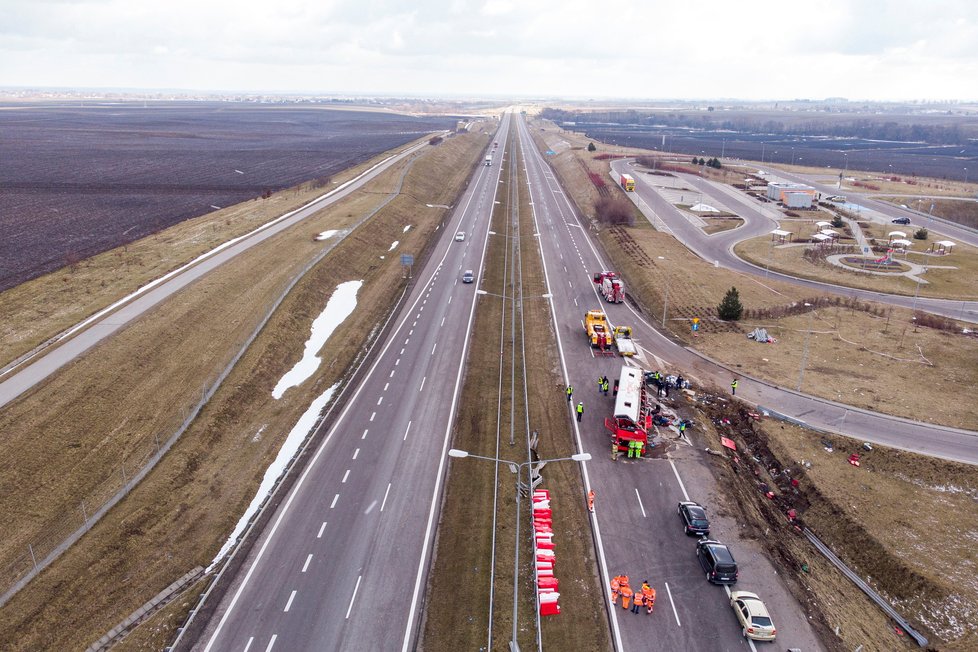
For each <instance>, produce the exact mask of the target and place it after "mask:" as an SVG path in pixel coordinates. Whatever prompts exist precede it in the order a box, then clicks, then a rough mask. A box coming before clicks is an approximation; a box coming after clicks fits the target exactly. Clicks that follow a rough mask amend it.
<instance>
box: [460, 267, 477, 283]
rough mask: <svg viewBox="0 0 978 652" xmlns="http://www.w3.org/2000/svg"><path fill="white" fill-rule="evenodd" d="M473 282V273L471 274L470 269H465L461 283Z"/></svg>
mask: <svg viewBox="0 0 978 652" xmlns="http://www.w3.org/2000/svg"><path fill="white" fill-rule="evenodd" d="M474 280H475V273H473V272H472V270H471V269H467V270H465V271H464V272H462V282H463V283H472V282H473V281H474Z"/></svg>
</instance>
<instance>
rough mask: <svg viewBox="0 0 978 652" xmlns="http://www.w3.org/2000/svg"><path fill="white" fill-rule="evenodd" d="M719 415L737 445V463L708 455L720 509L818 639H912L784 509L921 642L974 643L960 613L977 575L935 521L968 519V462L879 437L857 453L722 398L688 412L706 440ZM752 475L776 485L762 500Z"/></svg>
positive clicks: (871, 642)
mask: <svg viewBox="0 0 978 652" xmlns="http://www.w3.org/2000/svg"><path fill="white" fill-rule="evenodd" d="M721 417H725V418H729V419H730V420H731V422H732V423H731V424H730V425H729V426H725V427H724V428H725V429H724V431H723V432H722V433H720V434H723V435H725V436H728V437H732V438H733V439H734V440H735V441H736V442H737V444H738V448H739V450H740V455H739V458H738V459H739V462H738V463H737V464H733V463H732V462H731V460H730V458H714V463H713V468H714V471H715V473H716V474H717V475H718V477H719V478H720V480H721V482H722V483H723V484H724V486H725V487H727V488H728V490H727V491H725V492H723V493H722V494H721V499H722V500H723V501H724V503H725V504H724V508H725V509H726V510H727V511H728V512H732V513H735V514H739V515H740V516H741V517H742V518H743V520H745V521H746V522H747V523H748V524H749V529H748V532H751V533H752V534H753V536H754V537H755V538H756V539H757V540H759V541H760V542H761V543H762V545H764V546H765V547H766V548H767V549H768V552H769V554H770V556H771V558H772V559H773V560H774V561H775V562H776V563H777V564H779V565H780V566H781V568H782V571H783V573H784V574H785V576H787V577H791V578H793V580H794V582H793V583H792V586H793V589H794V591H795V593H796V596H797V597H798V599H799V600H800V601H801V602H802V603H807V604H808V605H809V606H810V607H811V608H812V609H813V610H814V612H815V613H816V614H818V615H819V619H820V620H821V621H822V622H820V623H819V626H820V629H821V636H822V640H823V642H825V643H826V644H829V645H830V649H840V650H852V649H855V648H856V647H857V646H859V645H862V646H864V649H867V650H899V649H907V650H909V649H917V648H916V646H915V645H914V644H913V643H912V641H910V640H908V639H909V637H907V636H901V635H900V634H899V633H898V632H897V631H895V630H894V628H893V623H892V622H891V621H890V620H889V618H888V617H887V616H886V615H885V614H884V613H883V612H882V611H880V609H879V608H878V607H877V606H876V605H875V604H874V603H872V602H871V601H870V600H869V598H868V597H866V596H865V595H864V594H863V593H862V592H861V591H859V590H858V589H857V588H856V587H855V586H854V585H853V584H852V583H851V582H850V581H849V580H848V579H846V578H845V577H843V576H842V575H841V573H839V572H838V571H837V570H836V569H835V568H834V567H833V566H831V565H830V563H829V562H828V561H827V560H825V559H824V558H823V557H822V556H821V554H820V553H819V552H818V551H817V550H815V548H814V547H813V546H812V545H811V544H810V543H809V542H808V540H807V539H806V538H804V537H803V536H801V535H800V534H799V533H798V532H797V530H795V529H794V528H793V527H792V524H789V523H788V522H787V519H786V518H785V516H784V513H785V512H786V511H787V509H789V508H794V509H795V510H796V512H797V517H798V519H799V522H800V523H801V524H803V525H804V526H807V527H808V528H810V529H811V530H812V531H813V532H815V534H816V535H817V536H818V537H819V538H820V539H821V540H822V541H823V542H824V543H826V544H827V545H828V546H829V547H830V548H832V549H833V551H834V552H835V553H836V554H837V555H838V556H839V557H841V558H842V559H843V561H845V562H846V563H847V564H848V565H849V566H850V568H852V569H853V570H854V571H855V572H856V573H857V574H858V575H859V576H860V577H862V578H864V579H867V580H868V581H869V583H870V584H871V585H872V586H873V588H874V589H876V590H877V591H878V592H879V593H880V594H881V595H883V596H884V597H885V598H886V599H887V600H889V601H890V602H891V603H892V604H893V605H894V607H895V608H896V609H897V611H899V612H900V613H902V614H903V615H904V616H905V617H907V618H908V620H910V622H911V623H912V624H913V625H914V626H915V627H917V628H919V629H922V630H923V631H924V633H925V634H926V635H927V636H928V638H929V639H930V644H931V647H932V648H933V649H942V650H970V649H974V646H975V644H976V643H978V640H976V638H975V632H974V631H973V630H971V629H970V628H969V627H968V626H967V623H972V622H974V620H975V617H976V612H978V606H976V605H978V582H976V580H975V577H974V572H973V571H974V569H973V568H971V567H970V565H969V564H965V563H962V560H964V559H969V558H971V557H972V556H973V555H972V554H971V549H972V547H973V541H972V539H971V538H970V537H968V536H948V532H947V523H948V520H947V519H948V515H949V514H953V515H954V517H953V522H954V526H953V528H954V530H955V531H956V532H975V531H976V529H978V502H976V500H975V498H976V496H978V470H976V469H975V467H972V466H967V465H963V464H955V463H951V462H946V461H943V460H936V459H934V458H929V457H924V456H920V455H913V454H910V453H906V452H903V451H899V450H894V449H889V448H886V447H882V446H877V447H874V448H873V450H872V451H865V450H863V449H862V447H861V446H859V445H858V443H856V442H853V441H852V440H848V439H845V438H843V437H832V436H821V435H819V436H813V434H812V433H811V431H807V430H804V429H802V428H798V427H796V426H793V425H790V424H783V423H780V422H777V421H765V422H763V423H761V424H758V423H748V422H747V420H746V419H745V418H744V414H743V413H742V412H741V411H740V410H739V407H738V406H737V405H736V404H728V403H723V402H715V403H714V405H713V407H711V408H709V409H708V414H707V415H706V418H704V419H702V420H701V421H700V422H701V423H703V424H704V428H705V429H706V431H707V433H706V434H705V435H704V438H705V441H704V445H705V446H709V447H711V448H713V449H714V450H717V449H719V448H720V447H719V439H718V433H716V432H715V430H714V428H713V426H712V423H716V421H714V420H712V419H719V418H721ZM823 442H827V443H830V444H832V445H833V447H834V452H831V453H830V452H828V451H827V450H826V449H825V447H824V443H823ZM852 452H858V453H859V454H860V456H861V460H860V466H859V467H855V466H852V465H850V464H849V463H848V462H847V459H848V456H849V454H850V453H852ZM752 458H753V460H752ZM755 461H756V462H755ZM772 470H773V471H774V474H773V475H772ZM792 479H794V480H797V481H798V483H799V484H798V486H797V487H793V486H792V484H791V480H792ZM761 482H763V483H766V484H767V485H768V486H769V487H770V488H772V489H773V490H774V492H775V493H776V494H777V495H776V497H775V499H774V500H769V499H768V498H766V497H764V495H763V492H762V491H761V489H760V486H759V483H761ZM804 564H807V565H808V570H807V572H806V571H805V570H804V569H803V568H802V566H803V565H804ZM836 627H838V628H839V630H838V631H839V635H838V637H836V636H835V635H834V633H833V632H834V630H835V628H836Z"/></svg>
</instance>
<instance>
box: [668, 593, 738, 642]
mask: <svg viewBox="0 0 978 652" xmlns="http://www.w3.org/2000/svg"><path fill="white" fill-rule="evenodd" d="M666 593H668V594H669V605H670V606H671V607H672V615H673V616H675V617H676V624H677V625H679V626H680V627H682V626H683V624H682V623H681V622H679V612H678V611H676V601H675V600H673V599H672V591H671V590H670V589H669V582H666ZM755 652H756V650H755Z"/></svg>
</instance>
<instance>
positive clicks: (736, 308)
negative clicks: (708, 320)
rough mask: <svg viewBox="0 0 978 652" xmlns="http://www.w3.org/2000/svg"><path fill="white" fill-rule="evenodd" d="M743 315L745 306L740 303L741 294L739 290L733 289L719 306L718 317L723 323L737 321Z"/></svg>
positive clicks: (728, 291)
mask: <svg viewBox="0 0 978 652" xmlns="http://www.w3.org/2000/svg"><path fill="white" fill-rule="evenodd" d="M743 313H744V305H743V304H742V303H740V294H739V293H738V292H737V288H733V287H732V288H730V289H729V290H727V294H726V295H724V297H723V301H721V302H720V305H719V306H717V316H718V317H719V318H720V319H722V320H723V321H737V320H738V319H740V316H741V315H742V314H743Z"/></svg>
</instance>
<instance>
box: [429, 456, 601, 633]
mask: <svg viewBox="0 0 978 652" xmlns="http://www.w3.org/2000/svg"><path fill="white" fill-rule="evenodd" d="M448 456H449V457H459V458H461V457H472V458H474V459H477V460H488V461H490V462H496V463H497V464H498V463H502V464H508V465H509V468H510V470H511V471H512V472H513V473H515V474H516V554H515V555H514V556H515V558H516V559H515V561H514V562H513V637H512V639H510V642H509V649H510V651H511V652H519V650H520V646H519V643H517V641H516V632H517V621H516V617H517V614H518V611H519V576H520V504H521V502H520V476H521V475H522V474H523V467H524V466H529V467H530V468H531V469H532V465H534V464H550V463H551V462H587V461H588V460H590V459H591V454H590V453H575V454H574V455H571V456H570V457H557V458H553V459H549V460H537V461H526V462H512V461H510V460H503V459H499V458H498V457H486V456H484V455H473V454H472V453H469V452H468V451H463V450H459V449H458V448H452V449H450V450H449V451H448ZM527 480H528V481H527V483H526V488H527V491H528V492H529V491H532V489H533V477H532V473H530V474H528V475H527ZM490 626H491V623H490Z"/></svg>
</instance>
